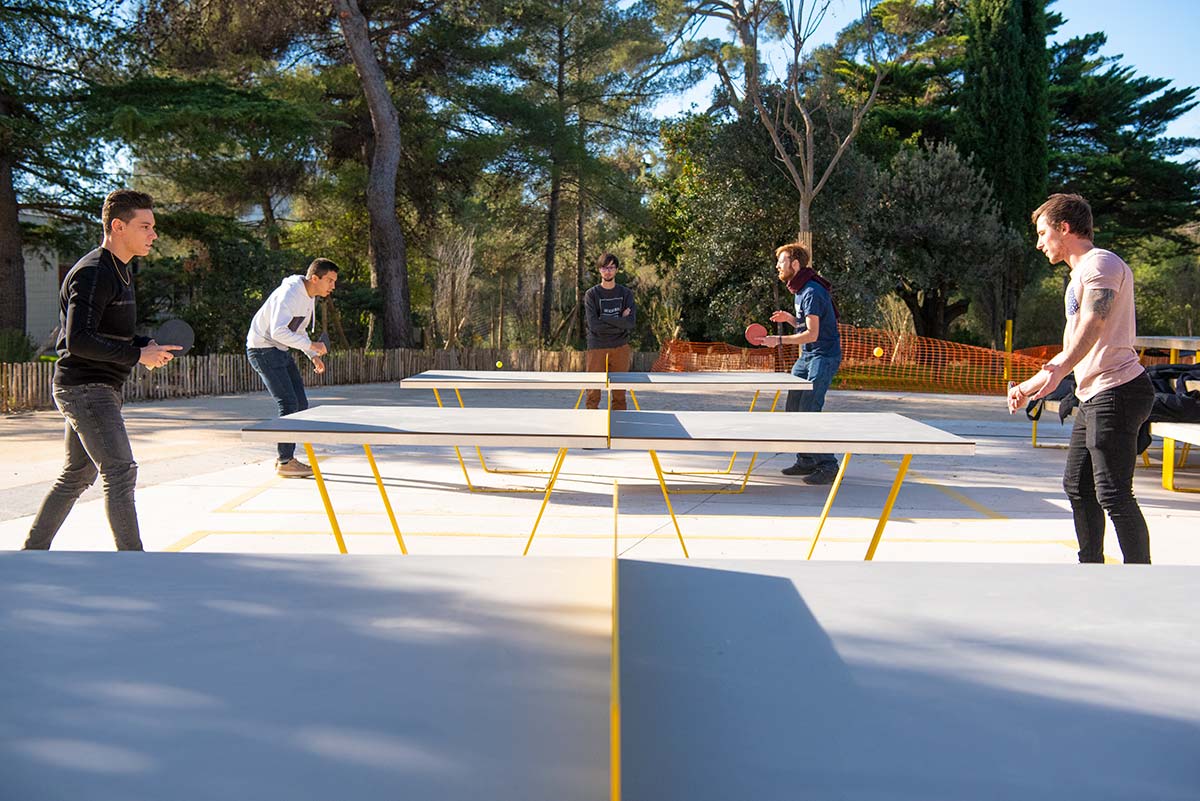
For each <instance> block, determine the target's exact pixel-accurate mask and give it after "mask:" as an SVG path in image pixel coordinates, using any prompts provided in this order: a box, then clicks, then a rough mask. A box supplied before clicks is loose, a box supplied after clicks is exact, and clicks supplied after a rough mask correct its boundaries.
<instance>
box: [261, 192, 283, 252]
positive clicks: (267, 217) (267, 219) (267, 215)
mask: <svg viewBox="0 0 1200 801" xmlns="http://www.w3.org/2000/svg"><path fill="white" fill-rule="evenodd" d="M259 205H260V206H262V216H263V225H264V226H265V227H266V229H267V249H268V250H279V223H278V222H277V221H276V220H275V209H273V208H272V207H271V195H270V193H267V194H265V195H263V199H262V201H261V202H260V203H259Z"/></svg>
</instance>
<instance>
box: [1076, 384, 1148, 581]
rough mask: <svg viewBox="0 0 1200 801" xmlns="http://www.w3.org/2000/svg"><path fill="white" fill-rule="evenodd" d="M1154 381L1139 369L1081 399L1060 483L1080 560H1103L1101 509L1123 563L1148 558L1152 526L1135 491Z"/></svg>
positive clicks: (1144, 560)
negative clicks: (1135, 472) (1142, 433)
mask: <svg viewBox="0 0 1200 801" xmlns="http://www.w3.org/2000/svg"><path fill="white" fill-rule="evenodd" d="M1153 405H1154V385H1153V384H1151V383H1150V377H1149V376H1148V375H1147V374H1146V373H1142V374H1141V375H1139V376H1138V377H1137V378H1135V379H1133V380H1132V381H1129V382H1127V383H1125V384H1122V385H1121V386H1119V387H1113V388H1112V389H1106V390H1105V391H1104V392H1101V393H1100V394H1098V395H1096V396H1095V397H1094V398H1091V399H1090V400H1087V401H1084V402H1083V403H1081V404H1079V409H1078V410H1077V412H1076V415H1075V427H1074V429H1072V431H1071V444H1070V446H1069V447H1068V449H1067V465H1066V469H1065V470H1064V472H1063V489H1065V490H1066V491H1067V499H1068V500H1069V501H1070V502H1071V512H1072V515H1073V516H1074V518H1075V536H1076V538H1077V539H1078V540H1079V561H1080V562H1103V561H1104V513H1105V512H1108V516H1109V517H1110V518H1112V522H1113V528H1114V529H1115V530H1116V532H1117V542H1119V543H1120V544H1121V553H1122V554H1123V555H1124V557H1125V561H1126V563H1140V564H1149V563H1150V530H1149V528H1148V527H1147V526H1146V518H1145V517H1143V516H1142V510H1141V507H1139V506H1138V502H1137V498H1135V497H1134V495H1133V470H1134V467H1135V466H1136V465H1137V436H1138V429H1139V428H1141V427H1142V423H1144V422H1146V418H1148V417H1149V416H1150V407H1151V406H1153Z"/></svg>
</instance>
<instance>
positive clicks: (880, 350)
mask: <svg viewBox="0 0 1200 801" xmlns="http://www.w3.org/2000/svg"><path fill="white" fill-rule="evenodd" d="M872 353H874V354H875V358H876V359H878V358H879V357H880V356H882V355H883V348H880V347H878V346H876V348H875V350H874V351H872Z"/></svg>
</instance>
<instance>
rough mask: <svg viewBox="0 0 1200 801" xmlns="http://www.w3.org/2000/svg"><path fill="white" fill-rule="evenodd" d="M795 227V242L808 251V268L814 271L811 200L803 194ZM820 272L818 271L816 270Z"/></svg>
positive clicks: (815, 267) (815, 266) (815, 265)
mask: <svg viewBox="0 0 1200 801" xmlns="http://www.w3.org/2000/svg"><path fill="white" fill-rule="evenodd" d="M798 216H799V219H798V223H799V225H798V226H797V227H798V228H799V230H798V231H797V232H796V241H797V242H799V243H800V244H801V245H804V249H805V250H807V251H808V266H809V267H812V268H813V269H814V270H816V269H817V264H816V262H817V259H816V255H815V254H814V253H813V249H812V198H811V197H808V196H807V195H805V194H803V193H802V194H801V195H800V213H799V215H798ZM817 272H820V270H817Z"/></svg>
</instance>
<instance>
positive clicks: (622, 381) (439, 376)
mask: <svg viewBox="0 0 1200 801" xmlns="http://www.w3.org/2000/svg"><path fill="white" fill-rule="evenodd" d="M400 388H401V389H427V390H432V392H433V397H434V399H435V400H436V401H437V404H438V406H442V405H444V404H443V403H442V394H441V390H453V391H454V396H455V398H457V399H458V405H459V407H465V406H466V404H465V403H464V402H463V396H462V390H464V389H491V390H570V391H574V390H579V396H578V397H577V398H576V399H575V408H576V409H578V408H579V405H580V404H581V403H583V398H584V394H585V393H586V392H588V391H589V390H597V391H600V390H608V393H609V394H608V401H609V408H610V409H611V404H612V391H613V390H619V391H627V392H628V393H629V398H630V400H632V401H633V407H634V409H637V410H641V408H642V407H641V402H640V401H639V400H638V396H637V393H638V392H667V393H685V392H712V391H718V392H739V391H740V392H753V393H754V395H753V397H751V399H750V408H749V409H747V411H751V412H752V411H754V409H755V406H757V404H758V397H759V395H760V394H761V393H762V392H764V391H765V392H770V391H774V393H775V397H774V398H773V399H772V401H771V407H770V409H768V410H767V411H771V412H773V411H775V409H776V407H777V406H778V405H779V396H780V394H781V393H783V392H784V391H785V390H789V391H790V390H806V389H812V382H811V381H808V380H806V379H802V378H797V377H796V376H794V375H792V374H791V373H776V372H766V371H762V370H727V371H716V370H713V371H698V372H689V373H671V372H661V373H654V372H652V373H629V372H625V373H609V372H603V373H601V372H562V373H548V372H537V371H532V370H525V371H522V370H509V371H501V370H496V371H491V370H426V371H425V372H422V373H417V374H416V375H412V376H409V377H408V378H403V379H401V380H400ZM454 452H455V455H457V456H458V464H459V466H460V467H461V468H462V471H463V477H464V478H465V479H466V481H467V489H468V490H470V491H471V492H496V491H497V490H492V489H488V488H484V487H476V486H474V485H473V484H472V483H471V477H470V475H468V473H467V466H466V463H465V462H464V461H463V458H462V453H461V452H460V451H459V450H458V448H457V447H455V449H454ZM475 453H476V455H477V456H478V457H479V465H480V467H482V468H483V470H484V472H487V473H497V474H501V473H503V474H510V475H511V474H534V473H549V472H550V471H549V470H501V469H498V468H494V467H489V466H488V463H487V460H486V459H485V458H484V456H483V450H482V449H481V448H480V447H479V446H478V445H477V446H476V447H475ZM737 457H738V454H737V452H736V451H735V452H734V453H732V454H731V455H730V457H729V464H728V465H726V466H725V468H724V469H722V470H665V471H663V472H664V474H666V475H684V476H697V475H714V476H716V475H729V474H731V473H732V472H733V466H734V463H736V462H737ZM757 460H758V454H757V453H755V454H754V455H753V456H751V457H750V462H749V464H747V466H746V470H745V472H744V473H743V474H742V479H741V482H740V483H739V484H738V486H737V487H734V488H732V489H684V490H676V494H679V495H687V494H701V493H711V494H717V495H739V494H741V493H742V492H743V491H744V490H745V489H746V483H747V482H748V481H749V479H750V473H751V471H753V470H754V463H755V462H756V461H757ZM499 491H501V492H503V491H505V490H499ZM517 491H518V492H525V491H527V492H538V491H539V490H536V489H534V490H517Z"/></svg>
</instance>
